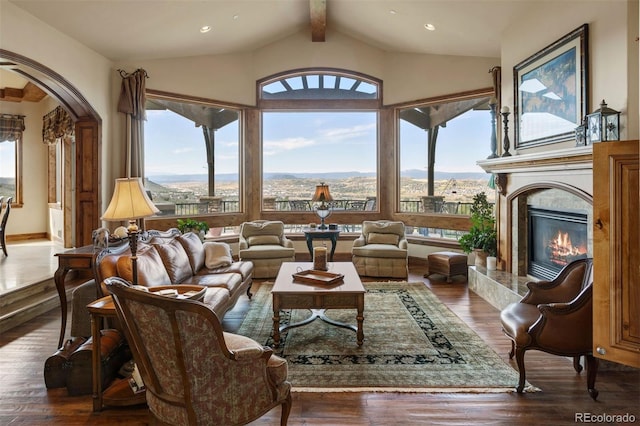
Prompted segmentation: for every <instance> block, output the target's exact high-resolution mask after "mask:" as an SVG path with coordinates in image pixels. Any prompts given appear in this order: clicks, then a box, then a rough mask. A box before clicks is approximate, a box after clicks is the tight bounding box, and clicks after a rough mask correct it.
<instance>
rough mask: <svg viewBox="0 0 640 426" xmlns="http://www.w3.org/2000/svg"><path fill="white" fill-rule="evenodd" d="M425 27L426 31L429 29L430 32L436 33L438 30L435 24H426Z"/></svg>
mask: <svg viewBox="0 0 640 426" xmlns="http://www.w3.org/2000/svg"><path fill="white" fill-rule="evenodd" d="M424 27H425V28H426V29H428V30H429V31H435V30H436V27H435V25H433V24H424Z"/></svg>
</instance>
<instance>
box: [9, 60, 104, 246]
mask: <svg viewBox="0 0 640 426" xmlns="http://www.w3.org/2000/svg"><path fill="white" fill-rule="evenodd" d="M0 63H2V66H3V67H6V68H7V69H9V70H11V71H13V72H16V73H18V74H20V75H22V76H23V77H24V78H26V79H27V80H29V81H31V82H32V83H33V84H35V85H37V86H38V87H40V88H41V89H42V90H44V91H45V92H46V93H47V94H48V95H49V96H51V97H53V98H54V99H55V100H56V101H58V102H59V103H60V105H61V106H62V107H63V108H64V109H65V110H66V111H67V112H68V113H69V115H71V117H72V119H73V121H74V123H75V144H76V148H75V152H76V154H75V158H76V161H75V173H74V176H72V177H71V178H72V180H73V181H74V187H75V194H74V195H75V201H74V203H73V206H71V208H70V209H67V210H65V214H64V221H65V228H67V229H72V231H73V232H72V233H71V234H72V235H71V236H70V238H69V237H68V236H65V247H71V246H75V247H80V246H83V245H87V244H90V243H91V232H92V231H93V230H94V229H95V228H97V227H98V226H99V224H100V211H101V209H100V193H101V191H100V151H101V149H100V145H101V134H102V129H101V127H102V120H101V118H100V116H99V115H98V113H97V112H96V111H95V110H94V109H93V107H92V106H91V105H90V104H89V102H88V101H87V100H86V99H85V98H84V97H83V96H82V94H81V93H80V92H79V91H78V89H76V88H75V87H74V86H73V85H72V84H71V83H70V82H69V81H67V80H66V79H65V78H64V77H62V76H61V75H60V74H58V73H56V72H55V71H53V70H52V69H50V68H48V67H46V66H45V65H43V64H41V63H38V62H36V61H34V60H32V59H29V58H27V57H25V56H22V55H20V54H18V53H14V52H11V51H8V50H5V49H0ZM67 225H68V226H67Z"/></svg>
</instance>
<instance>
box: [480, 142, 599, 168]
mask: <svg viewBox="0 0 640 426" xmlns="http://www.w3.org/2000/svg"><path fill="white" fill-rule="evenodd" d="M592 148H593V147H592V146H591V145H589V146H584V147H574V148H565V149H556V150H551V151H544V152H535V153H531V154H522V155H512V156H510V157H498V158H492V159H487V160H480V161H478V162H477V164H478V165H479V166H480V167H482V168H483V169H484V170H485V171H486V172H488V173H522V172H531V171H534V170H535V171H561V170H580V169H591V168H592V167H593V158H592Z"/></svg>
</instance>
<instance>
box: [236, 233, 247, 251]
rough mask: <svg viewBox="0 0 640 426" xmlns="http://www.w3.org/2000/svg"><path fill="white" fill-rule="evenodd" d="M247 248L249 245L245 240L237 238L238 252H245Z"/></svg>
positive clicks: (241, 237)
mask: <svg viewBox="0 0 640 426" xmlns="http://www.w3.org/2000/svg"><path fill="white" fill-rule="evenodd" d="M248 248H249V243H247V240H246V239H245V238H244V237H243V236H242V235H240V236H238V250H245V249H248Z"/></svg>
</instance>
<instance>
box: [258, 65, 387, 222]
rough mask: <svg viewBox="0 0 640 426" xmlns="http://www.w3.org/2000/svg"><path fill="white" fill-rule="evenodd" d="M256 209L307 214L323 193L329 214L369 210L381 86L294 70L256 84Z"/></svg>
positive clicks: (328, 72) (334, 73) (336, 73)
mask: <svg viewBox="0 0 640 426" xmlns="http://www.w3.org/2000/svg"><path fill="white" fill-rule="evenodd" d="M258 93H259V100H258V107H259V108H260V110H261V115H262V120H261V122H262V132H261V134H262V209H263V210H282V211H287V210H288V211H292V212H299V211H305V210H312V209H313V202H312V197H313V194H314V191H315V187H316V185H318V184H320V183H325V184H327V185H329V189H330V192H331V195H332V197H333V202H332V203H331V208H332V209H333V210H334V211H350V210H361V211H364V210H365V209H369V210H375V208H376V207H375V206H376V202H375V201H376V199H377V197H378V157H377V152H378V150H377V146H378V138H379V137H378V128H379V125H378V120H379V109H380V108H381V105H382V101H381V95H380V93H381V82H380V81H379V80H377V79H375V78H372V77H369V76H365V75H362V74H357V73H353V72H349V71H344V70H336V69H309V70H296V71H291V72H288V73H283V74H278V75H275V76H271V77H268V78H266V79H264V80H261V81H259V82H258Z"/></svg>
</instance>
